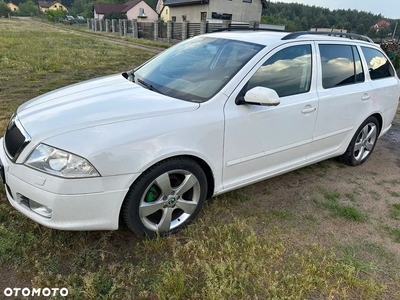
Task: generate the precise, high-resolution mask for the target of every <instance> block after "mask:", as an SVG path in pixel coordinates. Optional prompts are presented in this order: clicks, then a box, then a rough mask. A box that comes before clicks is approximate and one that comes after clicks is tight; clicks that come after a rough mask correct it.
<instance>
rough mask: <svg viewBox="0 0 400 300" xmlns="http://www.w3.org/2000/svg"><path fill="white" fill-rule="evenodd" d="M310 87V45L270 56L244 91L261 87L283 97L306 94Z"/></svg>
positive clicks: (292, 47)
mask: <svg viewBox="0 0 400 300" xmlns="http://www.w3.org/2000/svg"><path fill="white" fill-rule="evenodd" d="M310 85H311V45H298V46H291V47H287V48H285V49H283V50H280V51H278V52H277V53H275V54H274V55H272V56H271V57H270V58H269V59H268V60H267V61H266V62H265V63H264V64H263V65H262V66H261V67H260V68H259V69H258V70H257V72H256V73H255V74H254V75H253V77H251V79H250V80H249V82H248V84H247V87H245V89H246V91H248V90H250V89H252V88H253V87H256V86H262V87H267V88H270V89H273V90H275V91H276V93H277V94H278V95H279V97H285V96H290V95H296V94H301V93H306V92H308V91H309V90H310Z"/></svg>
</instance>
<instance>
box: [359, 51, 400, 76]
mask: <svg viewBox="0 0 400 300" xmlns="http://www.w3.org/2000/svg"><path fill="white" fill-rule="evenodd" d="M361 49H362V52H363V53H364V56H365V60H366V61H367V65H368V70H369V75H370V76H371V79H372V80H375V79H381V78H385V77H392V76H394V70H393V68H392V66H391V65H390V63H389V60H388V59H387V58H386V57H385V56H384V55H383V54H382V53H381V52H380V51H379V50H376V49H373V48H369V47H361Z"/></svg>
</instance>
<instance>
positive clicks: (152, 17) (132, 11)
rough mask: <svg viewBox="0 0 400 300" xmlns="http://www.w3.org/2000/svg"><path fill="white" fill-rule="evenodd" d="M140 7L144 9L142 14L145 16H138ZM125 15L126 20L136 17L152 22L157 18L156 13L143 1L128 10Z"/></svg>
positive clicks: (139, 19)
mask: <svg viewBox="0 0 400 300" xmlns="http://www.w3.org/2000/svg"><path fill="white" fill-rule="evenodd" d="M140 8H143V9H144V14H145V15H146V16H147V18H138V16H139V9H140ZM126 16H127V18H128V20H132V19H138V21H144V22H154V21H157V20H158V14H157V13H156V12H155V11H154V10H153V9H152V8H151V7H150V6H149V5H148V4H147V3H146V2H144V1H141V2H140V3H138V4H137V5H135V6H134V7H132V8H131V9H130V10H128V11H127V13H126Z"/></svg>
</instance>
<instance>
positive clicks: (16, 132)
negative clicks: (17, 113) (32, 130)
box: [4, 117, 30, 161]
mask: <svg viewBox="0 0 400 300" xmlns="http://www.w3.org/2000/svg"><path fill="white" fill-rule="evenodd" d="M29 141H30V137H29V135H28V134H27V133H26V132H24V131H23V128H22V126H20V125H19V121H18V119H17V118H16V117H14V118H12V119H11V121H10V123H9V124H8V127H7V130H6V134H5V136H4V142H5V146H6V150H7V153H8V155H9V156H10V158H11V159H13V160H14V161H15V160H16V159H17V158H18V155H19V154H20V153H21V151H22V150H23V149H24V148H25V146H26V145H27V144H28V143H29Z"/></svg>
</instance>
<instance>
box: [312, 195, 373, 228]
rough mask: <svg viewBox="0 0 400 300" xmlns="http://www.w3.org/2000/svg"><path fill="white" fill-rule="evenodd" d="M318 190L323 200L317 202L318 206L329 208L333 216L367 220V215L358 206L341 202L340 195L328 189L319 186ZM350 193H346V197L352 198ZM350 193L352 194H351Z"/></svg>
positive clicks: (359, 220) (360, 220) (358, 220)
mask: <svg viewBox="0 0 400 300" xmlns="http://www.w3.org/2000/svg"><path fill="white" fill-rule="evenodd" d="M320 192H321V193H322V195H323V198H324V200H323V201H322V202H317V203H318V204H319V205H320V206H322V207H324V208H327V209H329V210H330V211H332V213H333V214H334V215H335V216H339V217H343V218H346V219H349V220H352V221H357V222H363V221H366V220H367V216H366V215H365V214H364V213H362V212H361V211H360V210H359V208H357V207H356V206H354V205H346V204H341V203H340V201H339V200H340V199H341V197H342V196H341V195H340V194H339V193H337V192H334V191H328V190H326V189H323V188H321V189H320ZM349 195H350V194H346V195H345V196H346V197H347V198H350V200H353V198H352V197H350V196H349ZM351 195H352V194H351Z"/></svg>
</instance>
